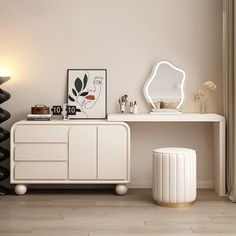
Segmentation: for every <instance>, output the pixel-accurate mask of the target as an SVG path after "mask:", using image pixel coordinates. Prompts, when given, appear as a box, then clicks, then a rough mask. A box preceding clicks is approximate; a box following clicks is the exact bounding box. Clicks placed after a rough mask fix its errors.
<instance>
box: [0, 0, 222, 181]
mask: <svg viewBox="0 0 236 236" xmlns="http://www.w3.org/2000/svg"><path fill="white" fill-rule="evenodd" d="M0 8H1V14H0V33H1V37H0V65H2V66H5V67H7V68H8V69H9V70H10V71H11V73H12V79H11V81H9V82H7V83H6V84H4V85H3V86H2V87H3V88H5V89H6V90H8V91H10V93H11V94H12V98H11V100H10V101H8V102H6V103H5V104H3V107H5V108H6V109H7V110H9V111H10V112H11V113H12V118H11V120H9V121H7V122H5V123H4V127H6V128H9V127H10V125H11V124H12V123H13V122H15V121H17V120H20V119H23V118H25V116H26V114H27V113H28V112H29V111H30V107H31V106H32V105H34V104H37V103H40V104H42V103H43V104H47V105H52V104H62V103H64V102H65V99H66V87H67V80H66V69H68V68H107V70H108V113H114V112H117V111H118V110H117V107H118V106H117V99H118V97H119V96H121V95H122V94H128V95H129V97H130V98H131V99H132V100H136V101H137V102H138V104H139V110H140V112H147V111H149V107H148V106H147V104H146V101H145V99H144V96H143V94H142V87H143V84H144V82H145V80H146V79H147V78H148V76H149V75H150V72H151V68H152V66H153V63H154V61H155V60H160V59H168V60H170V61H172V62H173V63H174V64H176V65H178V66H180V67H182V68H183V69H184V70H185V71H186V73H187V76H188V78H187V87H186V91H187V100H186V102H185V104H184V107H183V111H185V112H197V111H199V104H196V103H194V101H193V98H192V94H193V91H194V89H195V88H198V87H200V86H201V84H202V82H203V81H205V80H213V81H215V82H216V83H217V85H218V91H217V93H216V94H214V95H213V96H212V97H211V98H210V99H209V104H208V111H211V112H216V113H222V110H223V109H222V60H221V50H222V47H221V44H222V39H221V35H222V23H221V15H222V1H221V0H50V1H49V0H20V1H19V0H0ZM167 126H168V125H163V126H160V125H150V124H148V125H146V124H139V125H138V124H135V125H131V128H132V137H133V140H132V150H133V151H132V163H133V166H132V179H133V181H136V182H137V181H141V182H142V181H143V182H145V181H146V182H150V177H151V174H150V173H151V162H150V160H151V159H150V158H151V157H150V156H151V152H152V149H153V148H154V147H158V146H165V145H168V146H169V145H182V146H189V147H195V148H196V149H197V151H198V154H199V155H198V156H199V163H198V176H199V179H204V180H209V179H211V178H212V172H211V164H212V163H211V159H212V151H211V149H209V147H211V146H212V145H211V144H212V127H211V126H209V125H207V124H202V125H199V126H196V125H187V126H184V125H181V126H177V125H174V126H172V125H171V127H170V128H171V130H172V133H173V135H172V139H171V140H170V139H168V138H167V137H168V135H167V134H166V130H167V129H169V127H167ZM154 128H156V130H157V131H154ZM190 130H191V133H192V134H194V133H197V138H195V137H194V135H193V137H192V136H191V139H187V140H186V138H184V135H185V134H186V135H188V134H189V131H190ZM163 134H164V137H165V138H163V139H160V137H161V136H162V135H163ZM141 136H142V137H145V139H142V137H141ZM149 137H151V140H150V142H148V141H147V140H149ZM141 140H142V141H141ZM143 140H145V141H143ZM200 142H201V143H200ZM147 158H148V162H147V161H146V160H147ZM146 162H147V163H148V165H147V166H145V163H146Z"/></svg>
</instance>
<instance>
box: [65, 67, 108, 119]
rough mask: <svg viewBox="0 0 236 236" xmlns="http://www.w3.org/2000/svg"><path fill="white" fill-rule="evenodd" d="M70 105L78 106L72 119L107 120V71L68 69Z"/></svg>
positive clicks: (71, 116) (70, 116)
mask: <svg viewBox="0 0 236 236" xmlns="http://www.w3.org/2000/svg"><path fill="white" fill-rule="evenodd" d="M67 80H68V93H67V94H68V105H69V106H76V114H75V115H69V118H70V119H73V118H74V119H106V117H107V70H106V69H68V70H67Z"/></svg>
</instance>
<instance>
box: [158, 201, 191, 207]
mask: <svg viewBox="0 0 236 236" xmlns="http://www.w3.org/2000/svg"><path fill="white" fill-rule="evenodd" d="M193 203H194V202H185V203H165V202H156V204H157V205H158V206H163V207H172V208H180V207H190V206H192V205H193Z"/></svg>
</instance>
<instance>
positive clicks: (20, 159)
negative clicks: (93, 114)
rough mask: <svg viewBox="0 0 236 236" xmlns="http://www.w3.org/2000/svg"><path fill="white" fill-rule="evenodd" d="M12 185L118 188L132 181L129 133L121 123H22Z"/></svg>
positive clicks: (15, 129) (14, 145) (15, 138)
mask: <svg viewBox="0 0 236 236" xmlns="http://www.w3.org/2000/svg"><path fill="white" fill-rule="evenodd" d="M10 165H11V166H10V169H11V183H12V184H16V186H15V191H16V193H17V194H24V193H25V192H26V190H27V187H26V185H27V184H39V183H40V184H66V183H68V184H73V183H74V184H94V183H96V184H116V192H117V194H120V195H123V194H125V193H126V192H127V187H126V183H129V181H130V129H129V126H128V125H127V124H126V123H123V122H107V121H98V120H96V121H78V120H76V121H75V120H69V121H62V120H52V121H20V122H17V123H15V124H14V125H13V126H12V128H11V164H10Z"/></svg>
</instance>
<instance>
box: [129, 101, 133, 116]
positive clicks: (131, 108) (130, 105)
mask: <svg viewBox="0 0 236 236" xmlns="http://www.w3.org/2000/svg"><path fill="white" fill-rule="evenodd" d="M129 113H130V114H134V103H133V102H130V104H129Z"/></svg>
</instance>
